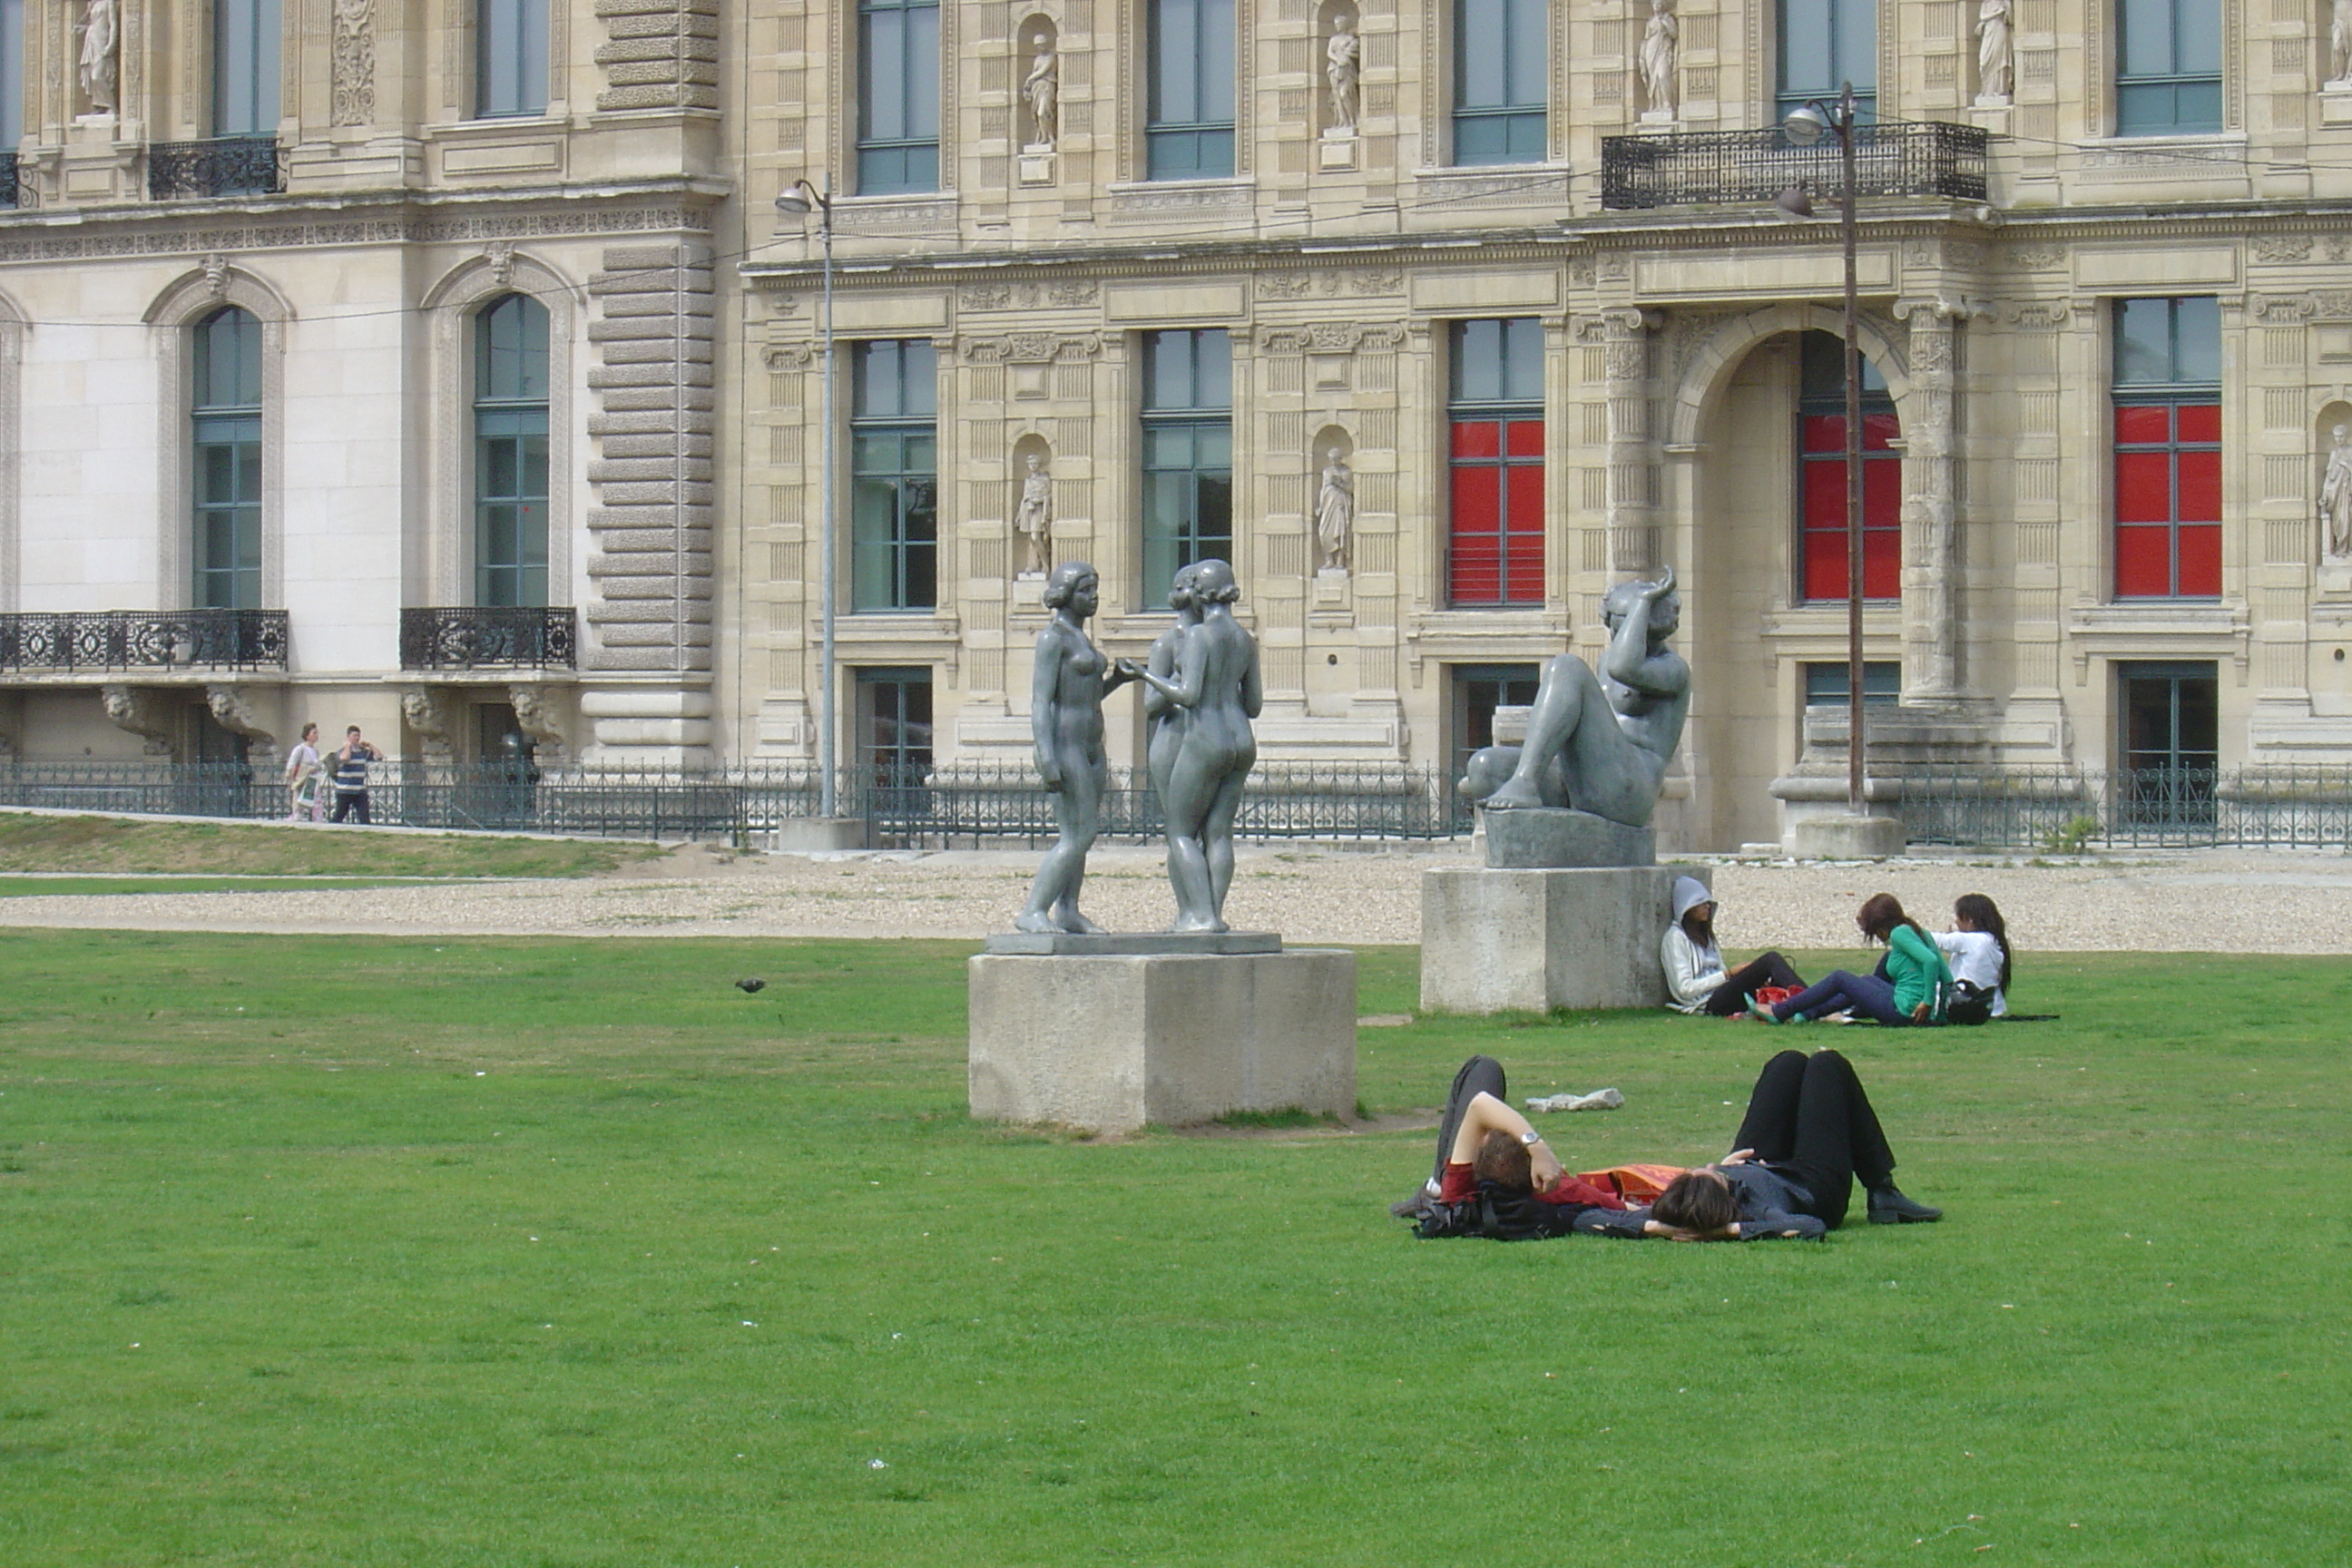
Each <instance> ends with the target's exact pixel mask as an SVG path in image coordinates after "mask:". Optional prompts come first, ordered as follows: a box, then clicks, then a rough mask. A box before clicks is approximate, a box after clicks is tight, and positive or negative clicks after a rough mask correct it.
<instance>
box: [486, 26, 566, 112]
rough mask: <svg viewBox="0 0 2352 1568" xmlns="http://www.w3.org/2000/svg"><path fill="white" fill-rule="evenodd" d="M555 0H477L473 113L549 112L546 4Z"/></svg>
mask: <svg viewBox="0 0 2352 1568" xmlns="http://www.w3.org/2000/svg"><path fill="white" fill-rule="evenodd" d="M551 3H552V0H478V4H477V5H476V7H475V12H474V114H475V117H476V118H477V119H481V120H489V119H495V118H497V117H499V116H500V115H508V114H544V113H545V112H547V8H548V6H549V5H551Z"/></svg>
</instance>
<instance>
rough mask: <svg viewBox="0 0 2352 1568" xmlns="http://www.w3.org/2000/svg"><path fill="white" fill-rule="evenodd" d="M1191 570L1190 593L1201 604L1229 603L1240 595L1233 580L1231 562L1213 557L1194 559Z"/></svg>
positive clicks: (1238, 588) (1240, 592) (1239, 590)
mask: <svg viewBox="0 0 2352 1568" xmlns="http://www.w3.org/2000/svg"><path fill="white" fill-rule="evenodd" d="M1191 570H1192V595H1193V597H1194V598H1196V599H1198V600H1199V601H1200V602H1201V603H1202V604H1203V605H1230V604H1232V603H1233V602H1234V600H1235V599H1238V598H1240V597H1241V596H1242V591H1241V589H1240V587H1239V586H1237V585H1236V584H1234V568H1233V564H1232V563H1230V562H1225V561H1218V560H1215V559H1213V558H1212V559H1210V560H1207V561H1195V562H1194V563H1192V568H1191Z"/></svg>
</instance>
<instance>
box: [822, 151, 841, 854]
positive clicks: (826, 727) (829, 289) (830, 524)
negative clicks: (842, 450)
mask: <svg viewBox="0 0 2352 1568" xmlns="http://www.w3.org/2000/svg"><path fill="white" fill-rule="evenodd" d="M817 211H818V212H819V213H820V214H821V215H823V221H822V222H821V223H820V225H819V226H818V233H819V234H820V236H821V237H823V239H824V473H823V475H821V476H820V477H819V479H818V484H817V494H818V500H817V511H818V513H819V514H820V520H819V524H818V526H819V527H821V528H822V529H823V530H824V533H823V534H822V535H821V536H820V538H819V541H818V543H817V579H818V581H817V598H816V603H817V657H816V679H817V734H816V766H817V815H818V816H822V817H828V818H829V817H831V816H834V815H835V810H836V807H837V806H838V804H839V803H838V801H837V800H836V799H835V794H834V777H833V774H834V761H835V759H834V742H835V728H836V716H835V712H834V689H833V688H834V679H833V536H834V534H835V531H836V530H835V527H834V516H833V484H834V479H833V471H834V457H835V452H834V444H835V442H836V441H837V440H839V438H840V437H839V435H838V434H837V426H836V423H835V418H834V406H833V397H834V391H833V389H834V384H835V381H836V380H837V379H838V376H837V375H836V374H835V372H836V366H835V354H834V342H833V198H832V196H831V195H819V196H818V197H817Z"/></svg>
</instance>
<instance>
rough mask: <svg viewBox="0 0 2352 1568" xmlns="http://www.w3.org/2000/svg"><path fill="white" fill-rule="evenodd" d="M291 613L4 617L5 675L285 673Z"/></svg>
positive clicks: (1, 656) (0, 656)
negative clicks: (165, 671)
mask: <svg viewBox="0 0 2352 1568" xmlns="http://www.w3.org/2000/svg"><path fill="white" fill-rule="evenodd" d="M286 620H287V617H286V612H285V611H284V610H86V611H85V610H74V611H66V612H62V613H59V614H55V615H13V616H0V671H7V672H10V673H16V672H36V671H39V670H45V669H58V670H67V669H172V668H195V669H283V668H286V637H287V626H286Z"/></svg>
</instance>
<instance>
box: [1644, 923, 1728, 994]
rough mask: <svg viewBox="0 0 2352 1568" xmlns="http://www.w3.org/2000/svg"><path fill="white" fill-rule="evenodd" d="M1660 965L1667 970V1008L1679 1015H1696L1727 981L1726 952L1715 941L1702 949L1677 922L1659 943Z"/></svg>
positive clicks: (1667, 930)
mask: <svg viewBox="0 0 2352 1568" xmlns="http://www.w3.org/2000/svg"><path fill="white" fill-rule="evenodd" d="M1658 962H1659V963H1662V964H1663V965H1664V967H1665V971H1666V994H1667V996H1668V997H1669V998H1670V1000H1669V1001H1668V1002H1667V1003H1666V1005H1667V1006H1669V1007H1672V1008H1674V1009H1675V1011H1676V1012H1678V1013H1696V1012H1697V1011H1698V1010H1699V1009H1700V1008H1701V1007H1704V1006H1706V999H1707V998H1708V997H1710V996H1712V995H1714V994H1716V991H1717V989H1718V988H1719V987H1720V986H1721V985H1722V984H1723V983H1724V981H1726V980H1727V979H1728V978H1730V977H1729V976H1728V975H1727V974H1725V973H1724V972H1723V952H1722V950H1721V949H1720V948H1717V946H1716V945H1715V944H1714V943H1713V942H1709V943H1708V944H1707V945H1706V946H1705V947H1701V946H1699V944H1698V943H1696V942H1693V941H1692V940H1691V939H1690V932H1688V931H1685V930H1683V928H1682V922H1681V921H1675V923H1674V924H1673V925H1670V926H1668V927H1667V928H1666V935H1665V940H1664V941H1663V942H1660V943H1659V944H1658Z"/></svg>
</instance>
